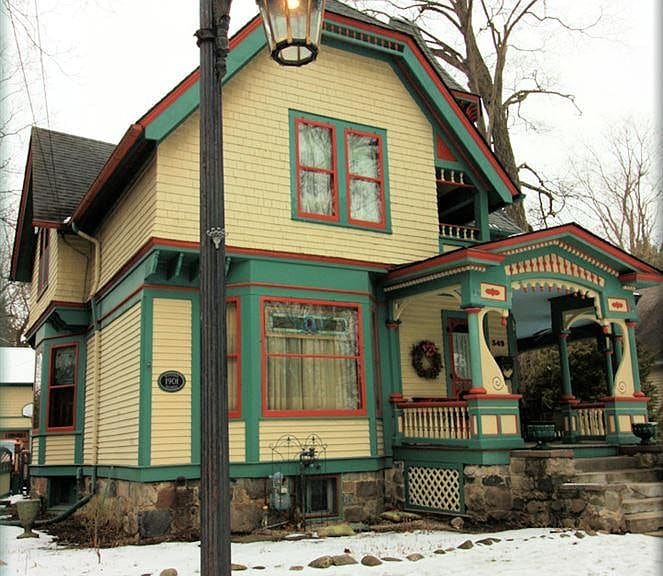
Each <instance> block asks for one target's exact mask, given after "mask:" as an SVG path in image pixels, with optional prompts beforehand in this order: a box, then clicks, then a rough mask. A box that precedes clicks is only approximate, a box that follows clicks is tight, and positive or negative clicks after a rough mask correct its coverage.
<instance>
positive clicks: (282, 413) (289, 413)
mask: <svg viewBox="0 0 663 576" xmlns="http://www.w3.org/2000/svg"><path fill="white" fill-rule="evenodd" d="M267 302H294V303H296V304H315V305H320V306H335V307H337V308H352V309H354V310H356V312H357V349H358V354H357V356H352V358H356V359H357V360H358V361H359V368H358V371H357V372H358V373H357V377H358V379H359V382H358V385H359V408H358V409H356V410H269V409H268V408H267V354H266V348H265V347H266V343H267V335H266V330H265V322H266V317H265V304H266V303H267ZM260 333H261V347H260V366H261V390H262V415H263V416H264V417H274V416H275V417H317V416H366V414H367V411H366V389H365V387H366V379H365V376H364V347H363V341H364V339H363V326H362V317H361V305H360V304H358V303H348V302H338V301H328V300H309V299H306V298H285V297H271V296H261V297H260ZM270 355H272V356H279V357H287V356H300V355H298V354H295V355H292V354H270ZM306 356H307V357H312V356H315V355H306ZM325 357H329V356H326V355H325ZM337 357H339V358H341V357H342V358H350V356H337Z"/></svg>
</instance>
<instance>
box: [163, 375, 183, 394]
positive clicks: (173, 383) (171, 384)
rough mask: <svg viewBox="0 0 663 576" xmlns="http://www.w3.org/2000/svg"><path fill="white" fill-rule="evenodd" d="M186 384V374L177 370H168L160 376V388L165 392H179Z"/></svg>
mask: <svg viewBox="0 0 663 576" xmlns="http://www.w3.org/2000/svg"><path fill="white" fill-rule="evenodd" d="M185 383H186V378H185V377H184V374H182V373H181V372H178V371H177V370H168V371H167V372H162V373H161V374H159V380H158V384H159V388H161V389H162V390H163V391H164V392H179V391H180V390H181V389H182V388H184V384H185Z"/></svg>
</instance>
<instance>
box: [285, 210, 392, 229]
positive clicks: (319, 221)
mask: <svg viewBox="0 0 663 576" xmlns="http://www.w3.org/2000/svg"><path fill="white" fill-rule="evenodd" d="M292 220H294V221H296V222H306V223H307V224H323V225H326V226H336V227H338V228H349V229H351V230H363V231H364V232H377V233H379V234H391V233H392V232H391V225H389V224H388V223H387V224H386V225H385V224H375V225H369V224H354V223H351V222H342V221H339V220H327V219H323V218H310V217H305V216H300V215H295V214H293V215H292Z"/></svg>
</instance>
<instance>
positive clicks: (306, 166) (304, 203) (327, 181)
mask: <svg viewBox="0 0 663 576" xmlns="http://www.w3.org/2000/svg"><path fill="white" fill-rule="evenodd" d="M290 118H291V144H292V145H291V150H292V152H293V154H294V161H293V169H292V180H293V218H295V219H299V220H315V221H320V222H325V223H328V224H338V225H343V226H349V227H357V228H369V229H375V230H378V231H382V232H389V231H390V222H389V206H388V190H387V188H388V187H387V181H388V179H387V167H386V132H385V131H384V130H382V129H379V128H370V127H366V126H362V125H359V124H352V123H349V122H344V121H341V120H336V119H330V118H323V117H319V116H313V115H310V114H306V115H304V114H303V113H298V112H294V111H291V113H290Z"/></svg>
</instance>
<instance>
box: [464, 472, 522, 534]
mask: <svg viewBox="0 0 663 576" xmlns="http://www.w3.org/2000/svg"><path fill="white" fill-rule="evenodd" d="M464 476H465V478H464V480H465V493H464V497H465V508H466V511H467V513H468V514H469V515H470V516H472V518H473V519H475V520H479V521H484V522H485V521H490V520H505V519H508V518H510V517H511V513H512V509H513V496H512V490H511V476H510V472H509V467H508V466H465V471H464Z"/></svg>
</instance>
